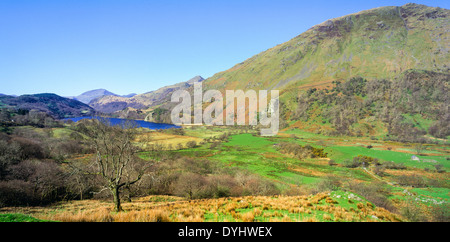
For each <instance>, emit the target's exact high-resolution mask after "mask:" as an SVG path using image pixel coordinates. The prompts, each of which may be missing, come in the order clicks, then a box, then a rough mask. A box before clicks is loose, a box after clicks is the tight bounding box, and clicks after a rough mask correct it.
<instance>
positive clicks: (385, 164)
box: [382, 161, 406, 170]
mask: <svg viewBox="0 0 450 242" xmlns="http://www.w3.org/2000/svg"><path fill="white" fill-rule="evenodd" d="M382 165H383V167H384V168H386V169H395V170H405V169H406V166H405V165H404V164H403V163H395V162H393V161H385V162H383V164H382Z"/></svg>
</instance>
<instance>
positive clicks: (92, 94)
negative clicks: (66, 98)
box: [73, 89, 119, 104]
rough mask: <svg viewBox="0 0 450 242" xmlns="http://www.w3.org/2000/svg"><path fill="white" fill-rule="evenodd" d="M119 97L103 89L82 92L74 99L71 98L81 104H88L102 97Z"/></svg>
mask: <svg viewBox="0 0 450 242" xmlns="http://www.w3.org/2000/svg"><path fill="white" fill-rule="evenodd" d="M109 95H112V96H119V95H117V94H114V93H112V92H110V91H108V90H105V89H95V90H91V91H87V92H84V93H82V94H80V95H78V96H76V97H73V99H75V100H78V101H80V102H82V103H85V104H88V103H89V102H90V101H92V100H93V99H96V98H99V97H102V96H109Z"/></svg>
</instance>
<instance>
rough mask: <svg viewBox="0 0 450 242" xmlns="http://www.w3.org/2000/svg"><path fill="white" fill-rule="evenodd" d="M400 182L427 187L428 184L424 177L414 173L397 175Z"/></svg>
mask: <svg viewBox="0 0 450 242" xmlns="http://www.w3.org/2000/svg"><path fill="white" fill-rule="evenodd" d="M397 182H398V184H400V185H402V186H411V187H426V186H427V184H426V182H425V180H424V179H423V177H421V176H419V175H416V174H413V175H401V176H398V177H397Z"/></svg>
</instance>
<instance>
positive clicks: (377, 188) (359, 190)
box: [348, 182, 396, 212]
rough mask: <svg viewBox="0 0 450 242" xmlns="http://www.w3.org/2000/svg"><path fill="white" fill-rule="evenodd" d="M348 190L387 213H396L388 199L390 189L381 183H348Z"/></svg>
mask: <svg viewBox="0 0 450 242" xmlns="http://www.w3.org/2000/svg"><path fill="white" fill-rule="evenodd" d="M348 189H349V190H350V191H352V192H354V193H356V194H359V195H361V196H363V197H365V198H366V199H367V200H368V201H370V202H371V203H373V204H375V205H376V206H378V207H382V208H384V209H386V210H388V211H391V212H396V208H395V206H394V205H393V204H392V202H391V201H390V200H389V199H388V196H389V194H390V188H389V187H388V186H385V185H384V184H382V183H378V182H373V183H364V182H350V183H348Z"/></svg>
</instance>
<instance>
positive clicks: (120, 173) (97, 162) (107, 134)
mask: <svg viewBox="0 0 450 242" xmlns="http://www.w3.org/2000/svg"><path fill="white" fill-rule="evenodd" d="M84 130H85V133H86V135H88V136H89V137H90V138H91V144H92V147H93V149H94V150H95V159H93V162H92V164H91V166H92V167H95V169H94V170H95V172H94V174H96V175H99V176H100V177H101V178H102V180H103V181H104V186H105V188H106V189H108V190H109V191H110V192H111V194H112V196H113V200H114V209H115V211H117V212H118V211H121V210H122V207H121V203H120V189H121V188H122V187H130V186H131V185H133V184H135V183H136V182H138V181H139V180H140V179H141V178H142V177H143V175H144V174H145V172H146V170H147V169H148V168H149V167H150V166H151V165H152V164H153V163H152V162H145V161H143V160H141V159H140V158H138V157H137V156H136V152H137V148H136V146H134V145H133V144H132V141H133V140H134V137H135V135H136V133H135V129H134V127H133V124H131V123H125V124H121V125H115V126H112V125H111V124H108V123H107V122H106V121H105V120H92V123H91V125H88V126H87V127H86V129H84Z"/></svg>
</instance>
